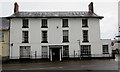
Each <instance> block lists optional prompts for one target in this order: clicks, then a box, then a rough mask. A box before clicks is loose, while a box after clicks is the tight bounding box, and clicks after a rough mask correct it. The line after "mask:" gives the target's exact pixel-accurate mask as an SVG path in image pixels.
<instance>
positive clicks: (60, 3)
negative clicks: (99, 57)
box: [0, 0, 119, 39]
mask: <svg viewBox="0 0 120 72" xmlns="http://www.w3.org/2000/svg"><path fill="white" fill-rule="evenodd" d="M28 1H29V2H28ZM91 1H92V2H93V3H94V12H95V13H96V14H98V15H100V16H104V18H103V19H102V20H101V21H100V31H101V38H102V39H113V38H114V36H115V35H117V34H118V33H117V32H118V1H119V0H89V1H88V0H1V1H0V16H1V17H3V16H4V17H6V16H10V15H12V14H13V11H14V10H13V9H14V2H18V4H19V11H88V4H89V3H90V2H91Z"/></svg>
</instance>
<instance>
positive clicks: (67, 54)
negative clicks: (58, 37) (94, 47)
mask: <svg viewBox="0 0 120 72" xmlns="http://www.w3.org/2000/svg"><path fill="white" fill-rule="evenodd" d="M63 57H69V46H63Z"/></svg>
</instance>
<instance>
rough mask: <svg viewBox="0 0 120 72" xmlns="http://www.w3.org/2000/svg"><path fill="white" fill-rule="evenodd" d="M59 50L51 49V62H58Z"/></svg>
mask: <svg viewBox="0 0 120 72" xmlns="http://www.w3.org/2000/svg"><path fill="white" fill-rule="evenodd" d="M59 50H60V49H59V48H56V49H55V48H53V49H52V60H53V61H56V60H60V53H59V52H60V51H59Z"/></svg>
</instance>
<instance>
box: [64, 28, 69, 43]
mask: <svg viewBox="0 0 120 72" xmlns="http://www.w3.org/2000/svg"><path fill="white" fill-rule="evenodd" d="M68 41H69V40H68V30H63V42H68Z"/></svg>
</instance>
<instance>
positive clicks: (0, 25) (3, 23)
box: [0, 17, 9, 30]
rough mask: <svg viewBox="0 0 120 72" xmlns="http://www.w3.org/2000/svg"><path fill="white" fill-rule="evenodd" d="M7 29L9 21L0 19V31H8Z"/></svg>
mask: <svg viewBox="0 0 120 72" xmlns="http://www.w3.org/2000/svg"><path fill="white" fill-rule="evenodd" d="M8 29H9V20H7V19H6V18H3V17H2V18H0V30H8Z"/></svg>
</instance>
